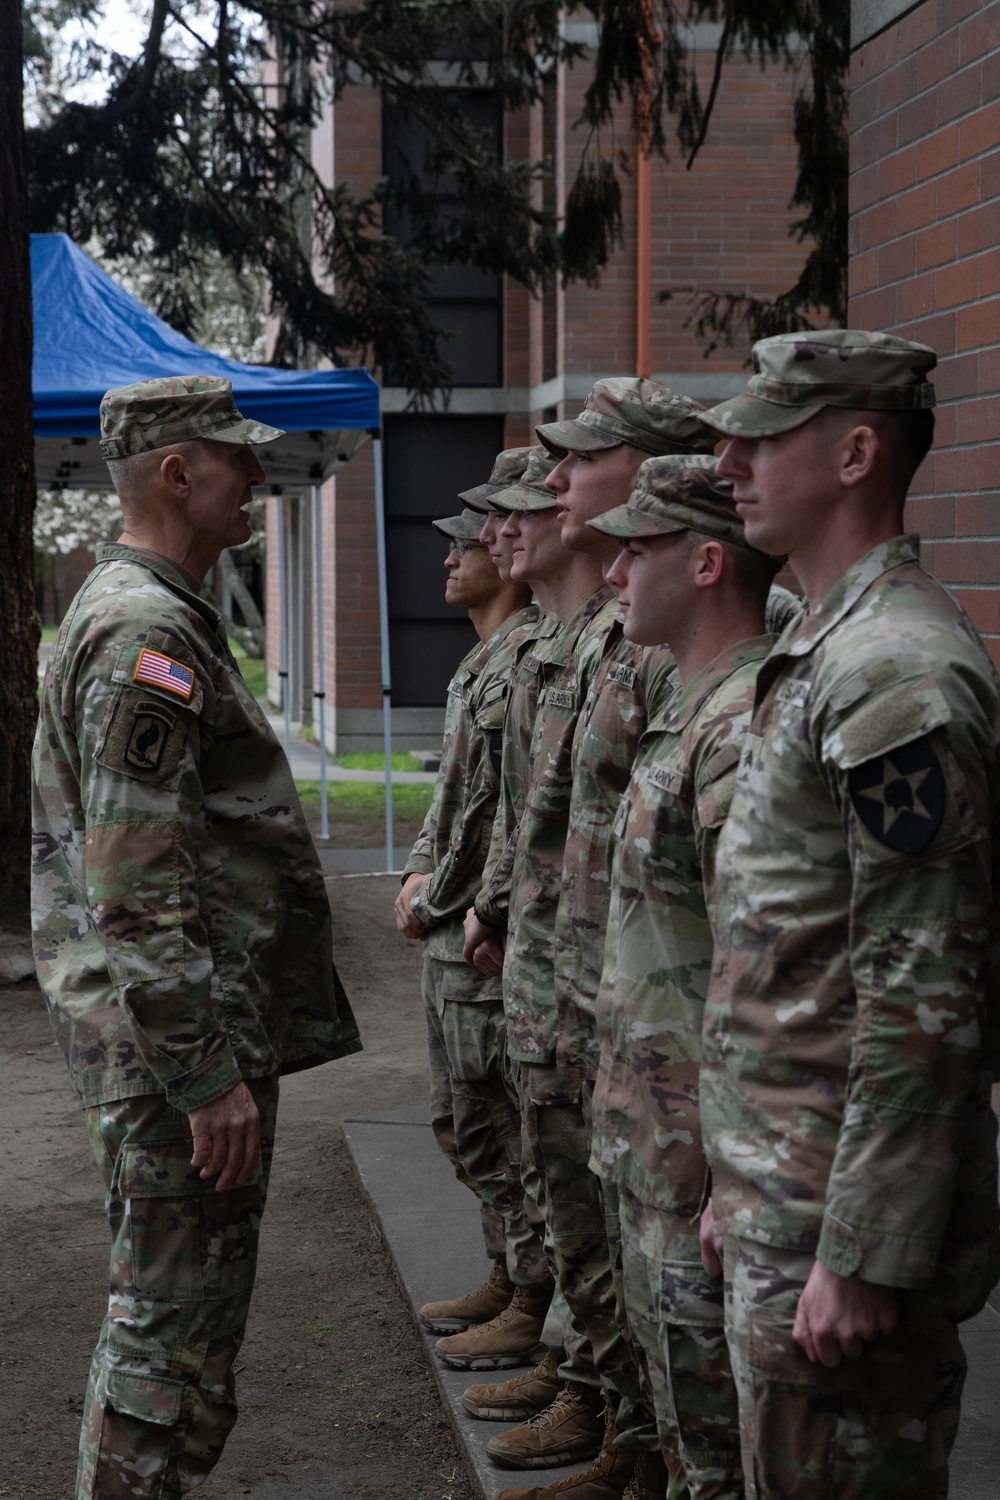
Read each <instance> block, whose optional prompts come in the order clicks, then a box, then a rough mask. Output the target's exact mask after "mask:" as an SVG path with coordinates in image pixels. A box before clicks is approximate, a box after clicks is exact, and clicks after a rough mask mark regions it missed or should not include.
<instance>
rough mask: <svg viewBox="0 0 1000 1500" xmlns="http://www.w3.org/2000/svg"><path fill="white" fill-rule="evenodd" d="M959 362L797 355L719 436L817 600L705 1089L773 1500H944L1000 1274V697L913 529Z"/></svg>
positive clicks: (721, 934) (709, 1021) (783, 686)
mask: <svg viewBox="0 0 1000 1500" xmlns="http://www.w3.org/2000/svg"><path fill="white" fill-rule="evenodd" d="M934 363H935V358H934V354H933V353H932V351H931V350H930V349H927V348H925V347H924V346H922V345H919V344H913V343H909V342H907V341H906V340H904V339H899V338H895V337H893V336H890V335H886V334H868V333H859V332H853V331H851V332H847V331H845V330H842V329H832V330H828V331H824V332H821V333H803V334H791V335H784V336H781V337H777V338H772V339H765V340H763V341H762V342H761V343H758V344H757V345H756V346H755V349H754V367H755V370H756V374H755V375H754V376H753V378H752V379H751V382H750V388H749V393H748V394H746V395H744V396H738V397H736V398H734V399H733V400H731V401H727V402H724V403H723V404H722V405H721V406H719V407H717V408H715V410H713V411H712V412H710V413H707V414H706V416H705V418H704V420H705V422H706V423H707V424H708V425H709V426H710V428H711V429H712V430H713V431H715V432H717V433H719V434H721V435H722V436H723V437H726V438H728V440H729V441H728V443H727V446H726V448H725V450H724V451H723V453H722V455H721V457H720V460H719V472H720V473H721V474H725V475H727V476H729V477H730V478H731V479H732V481H733V483H734V489H735V498H736V502H737V505H738V508H739V510H740V513H741V515H742V516H743V519H744V523H745V526H746V533H747V536H748V538H749V539H750V540H751V541H752V542H753V543H755V544H756V545H758V546H760V547H763V548H766V549H767V550H769V551H782V552H787V553H788V554H789V560H790V563H791V565H792V566H793V567H794V569H795V571H796V573H797V575H798V577H799V579H800V581H801V583H802V585H803V588H804V591H805V594H806V598H807V600H808V604H809V609H808V613H807V614H806V615H805V616H804V618H803V619H802V620H801V622H800V623H799V624H798V625H797V626H793V627H792V628H791V629H790V630H789V631H787V632H786V633H785V635H784V636H783V637H782V638H781V640H780V641H779V642H778V644H777V646H776V648H775V650H774V653H773V655H772V656H771V658H770V660H769V661H768V662H767V664H766V665H765V667H764V668H763V669H762V671H761V674H760V677H759V680H758V685H757V693H756V700H755V706H754V713H753V720H752V724H751V729H750V733H749V734H748V736H747V739H746V743H745V746H744V753H743V757H742V759H741V762H740V766H739V771H738V775H737V781H736V787H735V790H734V793H733V799H732V806H731V810H730V816H729V818H728V820H727V822H726V825H725V828H724V830H723V833H722V836H721V839H720V842H719V848H718V865H717V880H716V890H717V900H718V909H717V917H716V919H715V922H714V925H715V931H716V942H717V953H716V958H715V962H714V965H713V971H712V978H711V983H710V988H709V995H708V1002H707V1008H706V1016H705V1032H704V1057H705V1061H704V1064H703V1069H702V1077H701V1107H702V1127H703V1131H704V1137H705V1142H706V1146H707V1150H708V1154H709V1158H710V1161H711V1164H712V1173H713V1191H712V1210H713V1213H714V1225H713V1224H711V1223H710V1222H709V1215H706V1222H705V1225H704V1233H703V1245H704V1253H705V1259H706V1263H707V1264H709V1265H711V1266H713V1267H714V1265H715V1264H716V1263H717V1261H718V1258H719V1248H720V1237H721V1247H722V1250H723V1255H724V1260H725V1274H726V1282H727V1308H726V1318H727V1328H728V1334H729V1341H730V1347H731V1351H732V1358H733V1367H734V1373H735V1376H736V1381H737V1386H738V1390H739V1399H740V1417H741V1423H742V1426H743V1456H744V1467H745V1469H746V1479H747V1493H748V1494H749V1495H750V1496H752V1497H755V1500H777V1497H778V1496H781V1497H782V1500H795V1497H800V1496H801V1497H803V1500H804V1497H806V1496H808V1497H810V1500H812V1497H815V1496H819V1495H830V1496H836V1497H837V1500H853V1497H858V1500H861V1497H864V1500H882V1497H890V1496H891V1497H892V1500H897V1497H903V1496H920V1497H924V1500H942V1497H944V1496H945V1495H946V1494H947V1490H948V1453H949V1450H950V1447H951V1444H952V1441H953V1439H954V1435H955V1430H956V1427H957V1423H958V1414H959V1401H960V1395H961V1389H962V1383H963V1378H964V1372H965V1360H964V1357H963V1354H962V1349H961V1345H960V1342H959V1338H958V1329H957V1325H958V1323H959V1322H960V1321H961V1320H962V1319H964V1318H967V1317H969V1316H971V1315H972V1314H973V1313H974V1312H976V1311H977V1310H978V1309H979V1308H980V1307H982V1305H983V1303H984V1301H985V1299H986V1297H987V1295H988V1292H989V1290H990V1288H991V1287H992V1285H993V1284H994V1282H995V1281H996V1278H997V1272H998V1265H1000V1261H998V1248H1000V1247H998V1226H997V1213H998V1210H997V1192H996V1169H997V1161H996V1145H995V1136H996V1123H995V1119H994V1117H993V1115H992V1113H991V1111H990V1110H989V1107H988V1089H989V1082H990V1078H991V1077H992V1076H995V1075H994V1072H993V1070H994V1069H995V1066H996V1060H997V1059H996V1052H995V1045H994V1044H995V1036H996V1032H995V1023H996V1019H997V1017H996V1000H995V996H996V974H995V972H994V964H995V956H994V955H995V945H996V936H997V934H996V922H997V917H996V909H997V900H996V898H997V885H996V857H997V837H998V799H1000V777H998V765H997V758H998V745H1000V684H998V682H997V679H996V674H995V672H994V670H993V667H992V665H991V664H990V661H989V659H988V657H987V655H986V653H985V651H984V649H983V646H982V644H981V642H980V641H979V639H978V637H977V636H976V633H975V631H974V630H973V628H972V626H971V625H970V623H969V621H968V620H967V619H966V618H965V616H964V615H963V613H962V611H961V609H960V608H959V607H958V606H957V605H956V604H955V603H954V601H953V600H952V599H951V598H950V597H949V595H948V594H947V593H946V592H945V590H944V589H943V588H942V587H941V586H940V585H939V584H937V583H936V582H935V581H934V580H933V579H932V578H930V577H929V576H928V575H927V574H926V573H925V572H924V571H923V569H922V568H921V566H920V563H919V561H918V543H917V538H916V537H914V536H907V535H902V534H900V533H901V531H902V519H903V503H904V499H905V495H906V490H907V487H908V484H909V482H910V479H911V477H912V474H913V472H914V470H915V469H916V467H917V465H918V464H919V462H920V460H921V459H922V457H923V455H924V453H925V452H926V449H927V447H928V446H929V444H930V441H931V437H932V433H933V414H932V413H931V412H930V410H929V409H928V408H930V407H931V406H932V405H933V399H934V391H933V386H932V385H930V384H929V382H928V381H927V375H928V373H929V371H930V370H931V369H932V368H933V366H934Z"/></svg>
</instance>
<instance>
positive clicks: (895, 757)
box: [847, 737, 945, 854]
mask: <svg viewBox="0 0 1000 1500" xmlns="http://www.w3.org/2000/svg"><path fill="white" fill-rule="evenodd" d="M847 785H848V788H849V790H850V794H851V801H852V802H853V804H854V808H855V811H856V812H857V814H858V817H859V818H860V819H861V821H862V823H863V824H864V825H865V827H866V828H867V829H868V832H869V833H871V834H873V835H874V837H875V838H877V839H878V841H879V843H880V844H885V845H886V846H887V847H888V848H889V849H898V850H899V852H900V853H901V854H921V853H922V852H923V850H924V849H926V848H927V846H928V844H930V843H931V841H932V840H933V838H934V836H935V834H936V833H937V831H938V829H939V828H940V827H941V821H942V819H943V817H944V804H945V785H944V772H943V771H942V770H941V762H940V761H939V760H938V758H937V755H936V753H935V751H934V749H933V747H932V745H931V743H930V740H929V739H927V738H926V737H925V738H923V739H919V740H913V741H912V742H911V743H910V744H908V745H902V746H900V748H899V749H898V750H890V751H889V752H888V753H887V754H886V755H880V756H877V757H876V758H875V759H874V760H868V761H865V763H864V764H863V765H860V766H855V768H854V770H853V771H851V772H850V773H849V775H848V778H847Z"/></svg>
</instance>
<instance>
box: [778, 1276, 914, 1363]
mask: <svg viewBox="0 0 1000 1500" xmlns="http://www.w3.org/2000/svg"><path fill="white" fill-rule="evenodd" d="M898 1322H899V1304H898V1301H897V1298H896V1291H895V1288H894V1287H891V1286H877V1285H876V1284H875V1282H874V1281H863V1280H862V1279H861V1277H860V1276H838V1275H837V1273H836V1271H831V1270H829V1269H828V1267H826V1266H824V1265H823V1263H822V1261H817V1262H816V1264H815V1265H814V1266H813V1268H812V1270H811V1271H810V1273H809V1280H808V1281H807V1282H806V1284H805V1287H804V1288H803V1291H802V1295H801V1297H800V1298H799V1306H798V1310H797V1312H796V1314H795V1327H794V1328H793V1330H792V1338H793V1339H794V1340H795V1342H796V1343H797V1344H801V1346H802V1348H803V1349H804V1350H805V1351H806V1353H807V1354H808V1356H809V1358H810V1359H811V1360H812V1362H813V1364H816V1362H817V1361H818V1362H819V1363H820V1364H821V1365H826V1366H828V1368H830V1369H833V1367H834V1366H835V1365H839V1364H840V1361H841V1360H842V1359H843V1358H844V1357H845V1356H846V1357H847V1358H848V1359H857V1357H858V1355H859V1354H863V1353H864V1348H865V1345H866V1344H867V1343H870V1342H871V1340H872V1339H876V1338H878V1337H879V1336H880V1335H881V1334H886V1333H892V1331H893V1329H894V1328H895V1327H896V1324H897V1323H898Z"/></svg>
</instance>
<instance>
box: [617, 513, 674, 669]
mask: <svg viewBox="0 0 1000 1500" xmlns="http://www.w3.org/2000/svg"><path fill="white" fill-rule="evenodd" d="M687 536H688V533H687V532H686V531H673V532H669V533H668V534H667V535H665V536H648V537H646V536H644V537H630V538H629V539H628V541H626V542H624V543H623V545H622V549H621V551H620V552H619V554H618V556H617V557H616V558H615V560H614V562H613V563H612V564H611V567H610V568H609V569H608V571H607V573H606V574H605V577H606V579H607V581H608V583H609V584H610V585H611V587H612V588H613V589H614V591H615V593H616V594H617V595H618V606H619V608H620V609H621V612H622V614H623V615H624V617H625V638H626V640H629V641H634V642H635V644H636V645H637V646H661V645H663V644H667V645H669V644H670V638H671V633H672V632H673V631H674V630H675V629H676V628H677V624H678V622H679V621H680V620H682V619H683V618H684V617H685V616H686V614H687V613H688V610H687V604H686V597H687V596H686V587H685V586H686V583H687V572H688V569H687V559H688V548H687V543H686V538H687Z"/></svg>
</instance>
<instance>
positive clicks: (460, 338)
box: [382, 90, 503, 386]
mask: <svg viewBox="0 0 1000 1500" xmlns="http://www.w3.org/2000/svg"><path fill="white" fill-rule="evenodd" d="M455 98H456V100H457V102H458V103H459V105H460V106H461V110H462V113H463V114H464V115H465V117H466V119H467V120H468V121H469V123H470V124H471V125H472V127H473V129H475V130H476V131H477V132H478V133H479V134H480V135H481V136H485V137H486V139H487V143H488V144H489V145H490V146H491V148H492V149H493V150H495V151H496V153H497V155H498V156H499V155H500V154H501V151H502V143H503V112H502V110H501V108H500V104H499V101H498V100H497V99H496V97H495V96H494V95H493V94H489V93H486V92H484V91H479V90H469V91H468V92H464V91H463V92H462V93H459V94H456V95H455ZM382 142H383V157H384V170H385V175H386V176H387V177H388V179H389V181H390V182H391V183H393V184H394V185H396V186H398V187H402V186H403V185H404V184H405V183H406V182H407V180H408V179H409V177H410V175H411V174H412V175H413V176H415V177H416V178H417V179H418V181H419V182H420V185H421V187H422V188H424V189H427V188H429V187H433V189H434V191H435V196H436V198H437V201H438V203H439V204H440V205H441V207H442V209H443V211H444V213H445V214H447V213H448V209H449V205H450V204H452V203H454V202H455V188H454V183H453V182H452V180H451V179H450V178H449V177H448V176H447V175H442V176H440V177H438V178H436V179H435V178H432V176H431V174H430V173H429V172H428V170H427V160H428V152H429V151H430V149H431V145H432V142H431V137H430V134H429V132H428V131H427V129H426V128H425V126H423V125H422V124H421V123H420V121H418V120H414V119H413V118H412V117H411V116H408V115H405V114H403V113H401V112H400V111H398V110H394V109H391V108H386V109H385V110H384V111H383V119H382ZM385 227H386V231H387V233H389V234H391V235H393V236H394V237H395V238H396V239H397V240H398V241H399V242H400V243H401V244H408V243H410V241H411V240H412V238H413V229H412V226H411V224H410V221H409V219H408V217H407V215H406V212H405V210H404V209H403V208H402V207H400V206H399V205H397V204H389V205H388V206H387V208H386V214H385ZM427 308H428V311H429V312H430V315H431V317H432V319H433V321H434V322H435V323H436V324H437V326H438V328H440V329H441V330H442V331H443V332H444V333H447V334H450V335H451V337H450V338H447V339H445V340H444V342H443V344H442V352H443V354H444V357H445V359H447V360H448V362H449V364H450V365H451V367H452V384H453V385H456V386H469V385H494V386H496V385H502V384H503V285H502V281H501V278H500V277H499V276H490V275H488V274H487V273H486V272H484V271H477V270H475V269H473V268H471V267H469V266H463V265H460V264H458V263H457V262H455V263H453V264H452V265H448V266H437V267H435V268H434V271H433V273H432V277H431V288H430V294H429V296H428V298H427ZM395 383H396V382H395V380H394V378H393V374H392V371H391V369H390V370H387V371H386V384H387V385H393V384H395Z"/></svg>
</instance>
